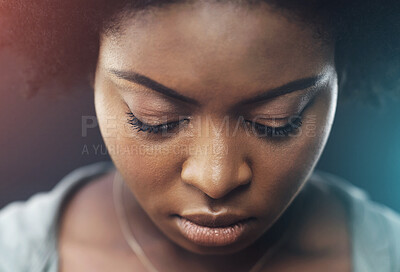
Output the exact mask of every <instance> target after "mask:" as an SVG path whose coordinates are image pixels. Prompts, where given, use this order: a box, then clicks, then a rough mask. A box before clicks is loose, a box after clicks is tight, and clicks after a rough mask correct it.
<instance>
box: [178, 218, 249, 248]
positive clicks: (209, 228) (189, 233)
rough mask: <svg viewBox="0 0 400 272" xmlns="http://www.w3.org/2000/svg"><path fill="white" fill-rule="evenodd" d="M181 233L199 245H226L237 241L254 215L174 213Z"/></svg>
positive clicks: (245, 231)
mask: <svg viewBox="0 0 400 272" xmlns="http://www.w3.org/2000/svg"><path fill="white" fill-rule="evenodd" d="M175 219H176V224H177V226H178V228H179V230H180V231H181V233H182V235H183V236H184V237H185V238H187V239H188V240H190V241H191V242H193V243H195V244H197V245H201V246H209V247H215V246H227V245H230V244H233V243H235V242H237V241H238V240H239V239H240V238H241V237H242V236H244V235H245V234H246V233H247V232H248V231H249V230H250V229H251V224H252V223H253V221H254V220H255V218H254V217H243V216H237V215H233V214H221V215H212V214H187V215H175Z"/></svg>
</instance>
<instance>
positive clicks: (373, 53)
mask: <svg viewBox="0 0 400 272" xmlns="http://www.w3.org/2000/svg"><path fill="white" fill-rule="evenodd" d="M186 1H188V0H186ZM192 1H195V0H192ZM199 1H202V0H199ZM214 1H220V2H221V1H224V0H214ZM226 1H230V2H234V1H235V0H226ZM176 2H184V0H175V1H165V0H136V1H135V0H29V1H26V0H0V14H2V16H3V20H4V22H5V26H3V29H2V30H0V35H1V41H0V45H1V46H9V47H12V48H13V49H15V50H17V52H18V54H21V55H23V56H25V57H27V59H28V60H29V62H28V65H26V67H25V68H26V72H25V73H24V74H25V75H24V79H25V81H26V82H27V83H28V84H27V85H26V86H27V91H28V94H30V95H33V94H35V93H36V92H38V91H40V90H42V89H44V88H45V87H44V86H45V85H46V83H47V82H49V81H53V80H55V81H57V82H59V83H60V86H62V87H61V88H58V89H59V90H62V91H63V92H65V91H68V90H71V89H74V87H75V86H77V85H80V86H81V84H83V85H84V86H87V87H89V86H90V85H89V75H90V74H93V73H94V71H95V67H96V63H97V58H98V49H99V36H100V33H101V32H102V31H107V30H108V29H109V28H111V26H113V25H115V24H114V23H113V22H114V21H115V18H117V17H118V15H120V14H122V13H124V12H127V11H128V12H132V11H133V12H134V11H140V10H144V9H148V8H152V7H156V6H157V7H162V6H163V5H168V4H172V3H176ZM236 2H238V3H242V4H243V3H244V4H246V3H247V4H257V3H263V2H265V3H267V4H270V5H272V6H274V7H277V8H279V9H281V10H283V11H288V12H290V13H291V14H293V15H297V18H298V19H299V20H303V21H304V22H308V23H311V24H312V25H314V26H317V28H316V29H319V31H320V33H321V34H322V33H323V32H327V33H330V36H331V37H334V39H335V51H336V54H335V66H336V70H337V72H338V75H339V94H340V97H343V98H346V97H357V99H359V100H363V101H368V102H376V101H377V100H379V97H380V96H381V94H382V93H395V94H396V95H397V96H398V97H400V87H399V83H400V1H398V0H236ZM322 36H323V35H321V37H322Z"/></svg>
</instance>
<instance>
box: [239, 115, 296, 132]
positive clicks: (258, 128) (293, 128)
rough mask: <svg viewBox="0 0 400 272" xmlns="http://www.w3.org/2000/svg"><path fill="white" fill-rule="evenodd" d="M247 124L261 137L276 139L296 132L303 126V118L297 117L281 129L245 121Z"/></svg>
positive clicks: (280, 127)
mask: <svg viewBox="0 0 400 272" xmlns="http://www.w3.org/2000/svg"><path fill="white" fill-rule="evenodd" d="M245 122H246V124H248V125H252V126H253V127H254V129H255V130H256V132H257V133H258V134H259V136H260V137H276V136H284V137H287V136H289V134H290V133H292V132H295V131H296V130H297V129H298V128H299V127H301V125H302V124H303V122H302V117H301V116H296V117H295V118H293V119H291V120H290V122H289V123H287V124H286V125H283V126H279V127H271V126H266V125H261V124H259V123H255V122H252V121H249V120H245Z"/></svg>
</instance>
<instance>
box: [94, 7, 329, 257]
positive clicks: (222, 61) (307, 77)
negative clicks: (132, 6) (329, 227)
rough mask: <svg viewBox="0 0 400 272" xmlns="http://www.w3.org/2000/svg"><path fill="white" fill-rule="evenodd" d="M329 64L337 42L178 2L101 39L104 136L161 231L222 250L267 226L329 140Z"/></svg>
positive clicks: (279, 20)
mask: <svg viewBox="0 0 400 272" xmlns="http://www.w3.org/2000/svg"><path fill="white" fill-rule="evenodd" d="M286 16H287V15H286ZM333 60H334V49H333V46H332V44H327V43H322V42H321V41H320V40H319V39H318V38H316V37H315V35H314V32H313V29H312V28H310V27H309V26H306V25H302V24H300V23H298V22H296V21H295V20H288V17H285V16H284V15H283V14H282V13H278V12H277V11H274V10H272V9H270V8H269V7H268V6H267V5H266V4H261V5H260V6H258V7H256V8H255V7H244V6H238V5H235V4H228V3H222V4H221V3H219V4H218V3H210V2H209V3H197V2H196V3H195V4H173V5H170V6H168V7H163V8H161V9H153V10H152V11H151V12H147V13H138V14H136V15H132V16H131V17H129V18H125V19H123V21H122V24H121V27H120V29H119V31H118V33H114V34H112V33H110V34H108V35H103V36H102V38H101V44H100V54H99V61H98V66H97V71H96V76H95V105H96V111H97V116H98V120H99V124H100V129H101V132H102V135H103V137H104V140H105V143H106V146H107V148H108V150H109V152H110V155H111V157H112V159H113V161H114V163H115V165H116V167H117V169H118V170H119V172H120V173H121V175H122V177H123V178H124V180H125V182H126V184H127V185H128V186H129V188H130V190H131V191H132V193H133V194H134V196H135V198H136V200H137V201H138V203H139V204H140V206H141V207H142V208H143V210H144V211H146V213H147V214H148V216H149V217H150V218H151V220H152V221H153V223H154V224H155V225H156V226H157V227H158V228H159V229H160V230H161V232H162V233H164V234H165V235H166V236H167V237H168V238H169V239H170V240H172V241H173V242H175V243H176V244H178V245H180V246H182V247H183V248H186V249H187V250H189V251H192V252H196V253H200V254H225V253H232V252H236V251H239V250H241V249H243V248H245V247H247V246H249V245H250V244H252V243H253V242H254V241H256V240H257V238H259V237H261V235H262V234H263V233H265V231H266V230H268V229H269V228H270V227H271V225H272V224H273V223H274V222H275V221H276V220H277V219H278V218H279V217H280V215H281V214H282V213H283V212H284V211H285V209H286V208H287V207H288V205H289V204H290V203H291V202H292V200H293V199H294V198H295V197H296V195H297V194H298V192H299V191H300V189H301V188H302V186H303V185H304V183H305V181H306V180H307V179H308V177H309V175H310V174H311V172H312V170H313V168H314V166H315V164H316V162H317V160H318V158H319V157H320V154H321V152H322V150H323V148H324V145H325V143H326V140H327V137H328V135H329V131H330V128H331V125H332V122H333V118H334V113H335V108H336V99H337V75H336V71H335V67H334V61H333ZM300 115H301V117H302V125H301V126H300V127H299V128H298V129H295V127H296V125H299V123H298V122H297V119H296V118H293V116H294V117H299V116H300ZM135 118H137V119H138V120H140V121H141V122H142V123H145V124H147V126H146V125H145V126H144V127H143V126H142V130H144V131H140V130H139V129H138V127H140V126H141V125H142V123H140V122H139V123H138V122H137V121H136V119H135ZM135 121H136V122H135ZM129 122H131V124H129ZM252 122H254V123H257V125H255V124H254V123H252ZM167 123H170V124H169V125H165V126H159V125H160V124H167ZM150 126H157V127H155V128H152V129H150ZM265 126H268V127H280V128H277V129H275V131H276V133H275V134H274V133H270V132H271V131H270V132H264V131H265V130H263V129H264V128H265ZM282 127H283V128H282ZM166 128H167V129H166ZM269 130H271V129H269ZM266 131H268V129H267V130H266ZM272 131H273V129H272ZM279 132H280V133H281V134H282V135H280V136H277V134H279ZM285 132H289V134H288V135H287V136H286V135H285V134H286V133H285ZM199 214H200V215H199ZM182 216H183V217H187V218H189V217H190V219H191V221H193V222H197V224H199V225H201V224H203V225H204V224H205V225H210V224H211V223H210V221H214V223H215V224H216V225H214V227H213V228H211V229H209V228H207V227H199V226H196V225H193V224H192V223H190V222H191V221H185V220H184V219H182V218H181V217H182ZM249 218H250V219H249ZM239 219H245V221H243V223H241V224H236V226H235V227H226V225H227V224H230V223H234V222H236V221H238V220H239ZM181 223H183V224H181ZM217 227H220V228H217ZM221 237H222V238H221Z"/></svg>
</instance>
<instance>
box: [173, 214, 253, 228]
mask: <svg viewBox="0 0 400 272" xmlns="http://www.w3.org/2000/svg"><path fill="white" fill-rule="evenodd" d="M179 216H180V217H183V218H185V219H188V220H189V221H192V222H193V223H196V224H197V225H200V226H206V227H214V228H215V227H226V226H229V225H233V224H235V223H238V222H239V221H244V220H248V219H252V218H253V217H248V216H242V215H238V214H231V213H223V214H212V213H196V214H182V215H179Z"/></svg>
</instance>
